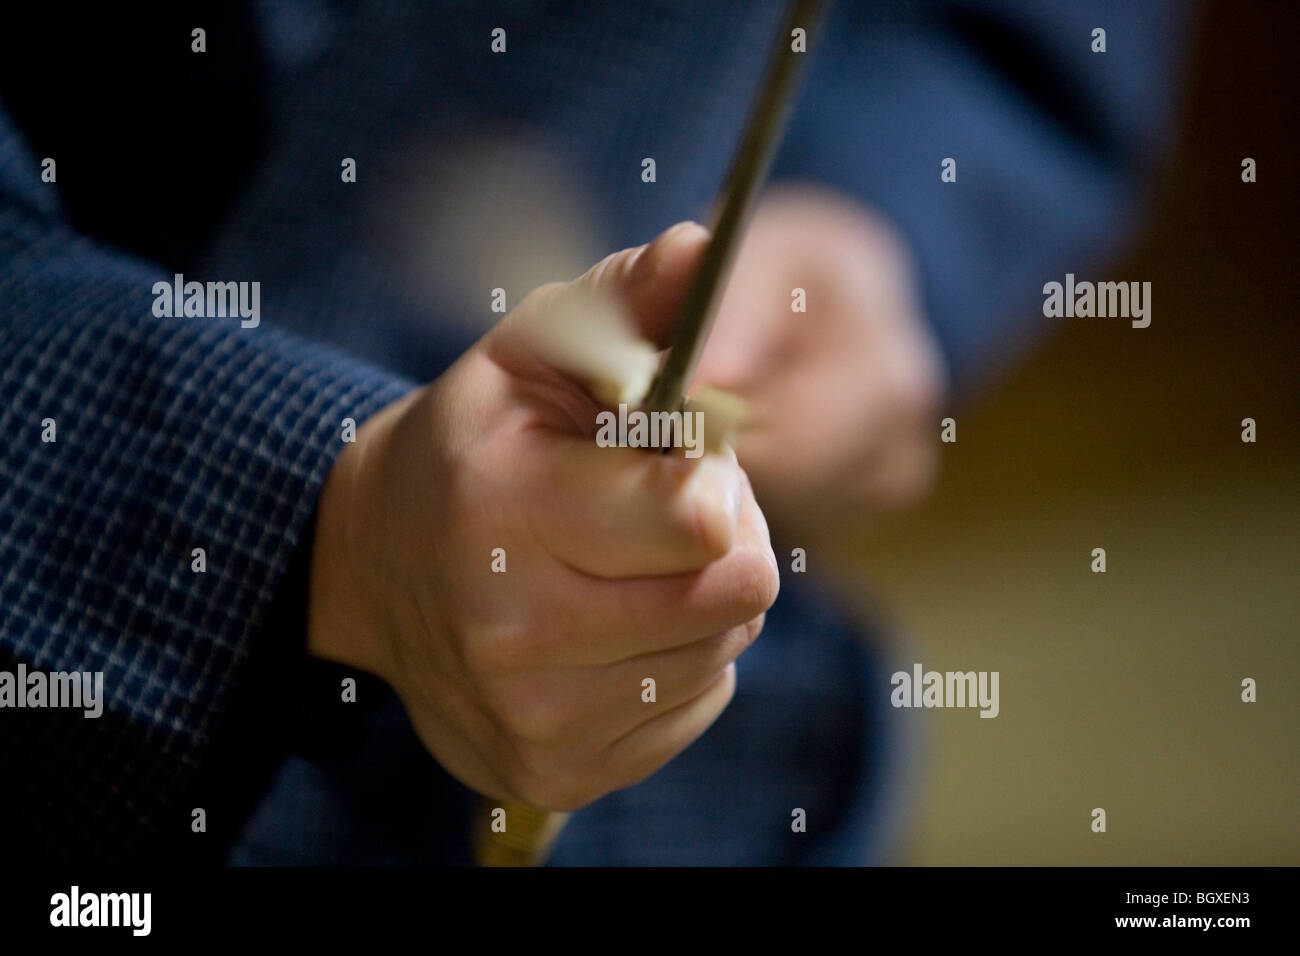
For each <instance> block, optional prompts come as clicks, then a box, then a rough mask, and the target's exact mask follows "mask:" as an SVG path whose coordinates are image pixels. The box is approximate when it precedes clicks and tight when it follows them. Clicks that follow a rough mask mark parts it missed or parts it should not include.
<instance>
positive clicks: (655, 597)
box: [308, 225, 778, 811]
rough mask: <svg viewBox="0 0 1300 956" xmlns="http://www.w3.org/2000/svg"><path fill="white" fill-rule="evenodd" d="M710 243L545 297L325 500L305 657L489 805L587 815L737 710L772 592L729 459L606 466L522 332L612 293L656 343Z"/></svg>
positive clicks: (613, 459)
mask: <svg viewBox="0 0 1300 956" xmlns="http://www.w3.org/2000/svg"><path fill="white" fill-rule="evenodd" d="M706 241H707V233H706V232H705V231H704V230H703V229H702V228H700V227H699V226H694V225H686V226H682V227H678V228H676V229H674V230H669V232H668V233H665V234H664V235H663V236H661V237H660V238H659V239H658V240H656V241H655V242H654V243H652V244H651V245H650V246H648V247H640V248H639V249H633V250H625V251H623V252H621V253H616V254H615V255H613V256H610V257H608V258H607V259H605V260H603V261H602V262H601V263H599V264H598V265H597V266H595V267H593V268H592V269H591V270H589V271H588V272H587V273H586V274H585V275H584V276H582V277H580V278H579V279H577V280H575V281H574V282H572V283H554V284H551V285H547V286H543V287H541V288H539V289H537V290H535V291H534V292H533V293H532V294H531V295H529V296H528V297H527V298H525V299H524V300H523V301H522V302H521V303H520V304H519V305H518V306H517V307H516V308H515V309H514V311H513V312H512V313H510V315H508V316H507V317H506V318H505V319H503V320H502V322H501V323H500V324H499V325H498V326H497V327H496V328H494V329H493V330H492V331H491V332H489V333H488V334H487V335H486V336H485V337H484V338H483V339H482V340H481V341H480V342H479V343H478V344H476V345H475V346H474V347H473V348H472V349H470V350H469V351H468V352H467V353H466V354H465V355H464V356H463V357H462V358H461V359H460V360H459V361H458V362H457V363H456V364H455V365H454V366H453V367H452V368H451V369H449V370H448V371H447V372H446V374H444V375H443V376H442V377H440V378H439V379H437V380H436V381H435V382H433V383H432V384H430V385H428V386H426V387H424V388H421V389H418V390H416V391H414V392H412V393H411V394H409V395H407V396H406V397H404V398H403V399H401V400H399V401H397V402H395V403H393V404H392V405H390V406H388V407H387V408H385V409H384V410H382V411H381V412H380V413H378V414H377V415H375V416H374V417H373V418H371V419H369V420H368V421H367V422H365V423H364V425H363V426H362V427H361V428H360V429H359V430H358V433H357V441H356V443H355V444H351V445H349V446H348V447H347V448H346V449H345V450H344V451H343V452H342V453H341V455H340V456H339V458H338V460H337V462H336V464H335V466H334V468H333V470H332V471H331V473H330V476H329V478H328V481H327V482H326V486H325V488H324V490H323V492H322V495H321V499H320V504H319V510H318V518H317V528H316V539H315V544H314V547H313V553H312V569H311V585H310V589H311V590H310V609H309V625H308V630H309V640H308V645H309V650H310V651H311V652H312V653H314V654H317V655H318V656H322V657H327V658H330V659H334V660H338V661H341V662H343V663H347V664H351V665H353V666H357V667H361V668H364V669H367V670H370V671H372V672H373V673H376V674H378V675H379V676H381V677H383V678H384V679H385V680H387V681H388V682H389V683H390V684H391V685H392V686H393V688H394V689H395V690H396V692H397V693H398V695H399V696H400V698H401V700H402V702H403V704H404V705H405V707H406V710H407V713H408V714H409V716H410V718H411V721H412V724H413V725H414V727H415V730H416V732H417V733H418V734H419V736H420V739H421V740H422V741H423V743H424V745H425V746H426V747H427V748H428V750H429V751H430V753H432V754H433V756H434V757H435V758H437V760H438V761H439V762H440V763H441V764H442V766H443V767H444V768H446V770H447V771H448V772H450V773H451V774H452V775H453V776H455V777H457V778H458V779H459V780H461V781H462V782H463V783H465V784H466V785H468V786H469V787H471V788H473V789H475V790H477V791H479V792H481V793H483V794H485V795H487V796H490V797H494V798H497V799H502V800H513V801H519V802H524V803H527V804H530V805H532V806H535V807H538V808H540V809H546V810H560V811H564V810H572V809H575V808H577V807H580V806H583V805H585V804H587V803H589V802H591V801H592V800H594V799H596V798H597V797H600V796H602V795H604V794H605V793H608V792H610V791H612V790H615V789H618V788H621V787H625V786H629V785H631V784H633V783H636V782H638V781H639V780H641V779H643V778H645V777H646V776H648V775H650V774H651V773H653V772H654V771H655V770H657V769H658V768H659V767H661V766H662V765H663V764H664V763H666V762H667V761H668V760H670V759H671V758H672V757H673V756H675V755H676V754H677V753H679V752H680V751H681V750H683V749H684V748H685V747H686V746H687V745H689V744H690V743H691V742H692V741H693V740H695V739H696V738H697V737H698V736H699V735H700V734H702V733H703V732H704V731H705V729H707V728H708V726H709V725H710V724H711V723H712V722H713V721H714V719H715V718H716V717H717V716H718V715H719V714H720V713H721V712H722V710H723V708H725V707H726V705H727V703H728V701H729V700H730V699H731V695H732V692H733V689H734V687H735V667H734V664H733V662H734V660H735V659H736V658H737V657H738V656H739V655H740V654H741V653H742V652H743V651H744V650H745V649H746V648H747V647H748V646H749V645H750V644H751V642H752V641H753V640H754V639H755V637H756V636H757V635H758V633H759V631H760V629H761V628H762V623H763V613H764V611H765V610H766V609H767V608H768V607H769V606H770V605H771V603H772V601H773V600H774V599H775V597H776V592H777V588H778V577H777V569H776V561H775V558H774V556H773V554H772V550H771V546H770V544H769V541H768V532H767V526H766V523H765V520H764V517H763V515H762V513H761V512H760V511H759V508H758V506H757V504H756V502H755V500H754V497H753V494H752V492H751V490H750V487H749V483H748V480H747V479H746V477H745V474H744V472H743V471H742V470H741V469H740V467H739V465H738V464H737V461H736V458H735V455H734V454H733V453H731V452H730V451H727V452H725V453H723V454H716V455H715V454H707V455H704V456H703V457H701V458H698V459H694V460H692V459H687V458H684V457H679V456H674V455H658V454H648V453H646V452H645V451H640V450H636V449H631V448H601V447H597V446H596V444H595V442H594V441H593V435H594V432H595V419H596V414H597V412H598V410H599V405H598V404H597V402H596V401H595V400H594V399H593V398H592V396H591V394H590V393H589V391H588V390H587V389H586V388H584V387H583V386H582V385H581V384H580V383H578V382H576V381H574V380H573V379H572V378H571V377H570V376H568V375H565V374H563V373H561V372H559V371H557V370H556V369H555V368H553V367H552V366H551V365H549V364H548V363H547V361H545V360H544V359H542V358H541V357H540V356H539V354H538V352H537V351H536V349H534V348H533V347H532V344H531V339H530V336H529V330H530V328H532V327H534V326H535V325H536V323H537V321H538V320H539V318H540V317H543V316H544V315H545V314H546V313H547V312H548V310H551V309H556V308H565V307H567V306H566V303H568V302H569V301H570V300H571V299H572V298H573V297H574V296H575V295H576V294H581V296H580V297H585V296H587V295H588V294H596V295H598V296H599V295H603V296H607V297H612V298H614V299H617V300H619V301H621V302H622V303H623V304H624V306H625V307H626V309H627V311H628V313H629V314H630V317H631V318H632V319H633V321H634V322H635V323H636V324H637V326H638V327H639V328H640V330H641V332H642V333H643V334H644V335H645V336H646V337H647V338H649V339H651V340H652V341H657V342H659V343H662V342H663V340H664V339H665V337H666V334H667V332H668V330H669V328H670V326H671V324H672V322H673V320H674V319H675V317H676V313H677V310H678V307H679V305H680V301H681V298H682V295H683V293H684V291H685V287H686V283H687V281H688V279H689V277H690V274H691V273H692V272H693V270H694V268H695V266H696V264H697V262H698V257H699V254H700V252H701V251H702V250H703V247H704V245H705V243H706ZM498 548H500V549H502V552H499V553H498V554H501V555H503V557H504V561H505V565H504V566H505V571H504V573H495V572H494V571H493V562H494V559H493V554H494V549H498ZM645 678H653V679H654V681H655V688H656V700H655V702H653V703H648V702H645V701H643V698H642V694H643V683H642V682H643V680H644V679H645Z"/></svg>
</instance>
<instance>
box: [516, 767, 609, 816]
mask: <svg viewBox="0 0 1300 956" xmlns="http://www.w3.org/2000/svg"><path fill="white" fill-rule="evenodd" d="M516 791H517V792H518V793H519V795H520V797H521V798H522V799H523V800H524V801H525V802H526V803H528V804H529V805H530V806H534V807H536V808H538V809H539V810H549V811H551V812H554V813H572V812H573V811H575V810H581V809H582V808H583V807H585V806H586V805H587V804H589V803H592V802H593V801H595V800H596V799H598V798H599V797H601V796H603V795H604V792H605V791H603V790H601V789H599V788H597V787H595V786H593V785H591V784H589V783H588V782H587V781H585V780H579V779H575V778H574V777H573V776H571V775H568V774H563V773H559V772H557V771H556V769H554V768H546V769H542V770H540V771H539V770H535V769H531V768H525V769H524V770H522V771H521V773H520V778H519V781H518V783H517V784H516Z"/></svg>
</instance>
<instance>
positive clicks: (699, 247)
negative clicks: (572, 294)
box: [575, 221, 710, 349]
mask: <svg viewBox="0 0 1300 956" xmlns="http://www.w3.org/2000/svg"><path fill="white" fill-rule="evenodd" d="M709 235H710V234H709V231H708V230H707V229H705V228H704V227H703V226H701V225H700V224H699V223H697V222H690V221H687V222H679V223H678V224H677V225H675V226H672V227H671V228H669V229H667V230H666V231H664V232H662V233H660V234H659V236H658V237H656V238H655V239H654V240H653V241H652V242H648V243H646V244H645V245H642V246H635V247H633V248H631V249H624V250H622V251H621V252H615V253H613V254H612V255H609V256H606V257H605V258H604V259H602V260H601V261H600V262H598V263H596V264H595V265H594V266H592V267H591V268H590V269H588V270H587V271H586V272H585V273H583V275H581V276H580V277H579V278H578V279H577V280H575V284H577V285H579V286H581V287H583V288H584V289H585V290H586V291H588V292H591V293H593V294H595V295H596V296H597V297H604V296H608V297H609V298H611V299H613V300H614V301H616V302H619V303H621V304H622V306H623V307H624V308H625V309H626V310H627V314H628V317H629V318H630V319H631V320H632V324H633V326H634V327H635V328H636V330H637V331H638V332H639V333H640V334H641V335H642V336H644V337H645V338H646V339H648V340H649V341H650V343H651V344H653V345H654V346H655V348H657V349H659V348H664V347H666V346H667V345H668V340H669V338H671V336H672V331H673V326H674V324H675V323H676V321H677V313H678V312H679V311H680V310H681V305H682V300H683V299H684V298H685V297H686V289H687V287H688V286H689V285H690V282H691V278H692V276H694V274H695V269H696V267H697V266H698V265H699V262H700V257H701V256H702V255H703V254H704V249H705V247H707V246H708V244H709Z"/></svg>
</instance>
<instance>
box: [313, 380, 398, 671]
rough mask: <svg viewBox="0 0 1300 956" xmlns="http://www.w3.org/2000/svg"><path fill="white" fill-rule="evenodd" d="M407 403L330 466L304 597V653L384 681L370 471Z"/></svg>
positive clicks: (372, 423)
mask: <svg viewBox="0 0 1300 956" xmlns="http://www.w3.org/2000/svg"><path fill="white" fill-rule="evenodd" d="M406 402H407V399H406V398H402V399H398V400H397V401H396V402H393V403H391V404H390V405H388V406H386V407H385V408H383V409H382V410H380V411H379V412H377V413H376V414H375V415H373V416H372V417H371V418H369V419H368V420H366V421H365V422H364V423H362V425H361V426H360V427H359V428H358V429H357V433H356V441H355V442H348V443H346V444H345V445H344V446H343V451H342V452H340V453H339V456H338V458H336V459H335V461H334V465H333V467H331V469H330V472H329V475H328V476H327V477H326V479H325V484H324V485H323V486H322V488H321V493H320V497H319V499H318V500H317V505H316V523H315V527H314V534H313V541H312V548H311V567H310V573H309V578H308V582H309V583H308V594H307V653H308V654H310V655H312V656H313V657H318V658H322V659H324V660H328V661H333V662H335V663H338V664H343V665H346V666H348V667H352V668H356V669H359V670H364V671H368V672H369V673H372V674H375V675H377V676H379V677H383V678H385V679H388V676H389V675H390V674H391V672H392V669H391V667H390V666H389V665H390V660H389V658H390V655H389V653H388V646H389V640H388V637H387V634H388V630H387V628H386V627H385V626H384V618H383V615H382V607H383V605H382V601H381V600H380V597H381V596H380V595H379V594H378V593H377V588H376V586H375V584H376V578H375V573H374V572H375V560H374V559H375V553H374V552H375V547H374V540H375V535H376V534H377V532H378V531H379V528H378V526H377V524H376V522H377V521H380V520H382V517H383V516H382V515H381V514H377V513H375V512H376V509H374V508H373V507H372V506H371V504H370V502H372V501H374V500H375V499H374V497H373V495H371V494H370V493H369V488H368V486H369V484H370V482H371V481H372V480H373V472H374V471H375V469H376V468H377V466H378V462H379V461H380V459H381V456H382V448H383V446H384V443H385V440H386V438H387V435H388V433H389V432H390V431H391V427H392V422H393V421H395V420H396V418H397V416H398V415H400V412H401V409H402V408H404V407H405V405H406Z"/></svg>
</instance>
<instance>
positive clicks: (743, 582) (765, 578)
mask: <svg viewBox="0 0 1300 956" xmlns="http://www.w3.org/2000/svg"><path fill="white" fill-rule="evenodd" d="M737 559H738V560H737V562H736V569H735V578H734V580H735V592H734V593H735V597H736V608H737V610H738V611H739V612H740V613H741V614H742V615H743V617H742V620H749V619H750V618H753V617H757V616H758V615H760V614H762V613H764V612H765V611H766V610H767V609H768V608H770V607H771V606H772V603H773V602H774V601H775V600H776V595H777V591H778V590H779V588H780V581H779V579H778V577H777V573H776V568H775V567H774V565H773V563H772V562H771V561H770V560H768V558H767V556H766V555H764V554H762V553H760V552H758V551H754V550H747V551H745V552H743V553H742V554H739V555H737Z"/></svg>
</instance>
